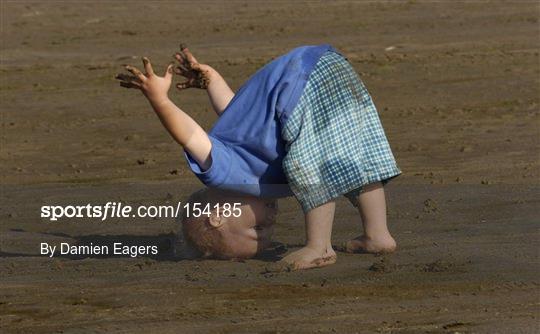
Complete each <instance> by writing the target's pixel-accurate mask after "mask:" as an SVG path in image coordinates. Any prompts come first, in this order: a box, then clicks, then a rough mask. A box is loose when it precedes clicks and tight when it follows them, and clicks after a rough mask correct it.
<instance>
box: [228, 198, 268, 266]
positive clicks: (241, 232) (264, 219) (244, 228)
mask: <svg viewBox="0 0 540 334" xmlns="http://www.w3.org/2000/svg"><path fill="white" fill-rule="evenodd" d="M240 209H241V210H242V213H241V214H240V217H238V218H236V217H232V216H231V217H228V218H224V217H222V218H221V220H220V226H219V227H218V231H219V233H220V237H221V238H222V242H223V245H224V249H223V251H224V253H226V254H224V255H226V256H227V257H229V258H250V257H253V256H255V255H256V254H257V253H258V252H260V251H262V250H263V249H265V248H268V247H269V246H270V243H271V241H272V233H273V231H274V222H275V217H276V214H277V203H276V201H275V200H265V199H259V198H254V197H253V198H242V205H241V206H240Z"/></svg>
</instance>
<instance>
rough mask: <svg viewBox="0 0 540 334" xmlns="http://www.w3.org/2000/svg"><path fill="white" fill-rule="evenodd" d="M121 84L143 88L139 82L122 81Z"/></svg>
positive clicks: (126, 86)
mask: <svg viewBox="0 0 540 334" xmlns="http://www.w3.org/2000/svg"><path fill="white" fill-rule="evenodd" d="M120 86H122V87H125V88H137V89H140V88H141V85H140V84H139V83H137V82H133V81H120Z"/></svg>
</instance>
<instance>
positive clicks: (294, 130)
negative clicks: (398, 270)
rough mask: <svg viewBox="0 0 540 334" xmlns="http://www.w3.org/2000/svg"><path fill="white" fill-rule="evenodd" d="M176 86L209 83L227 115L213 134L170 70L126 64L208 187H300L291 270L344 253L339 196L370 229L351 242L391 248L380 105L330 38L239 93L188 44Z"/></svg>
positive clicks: (258, 191) (357, 246)
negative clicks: (180, 102)
mask: <svg viewBox="0 0 540 334" xmlns="http://www.w3.org/2000/svg"><path fill="white" fill-rule="evenodd" d="M176 59H177V60H178V61H179V66H178V68H177V73H178V74H181V75H183V76H185V77H186V78H187V79H188V80H187V81H186V82H184V83H182V84H178V85H177V88H179V89H184V88H189V87H198V88H206V90H207V92H208V95H209V97H210V100H211V102H212V105H213V106H214V109H215V111H216V112H217V114H218V115H220V118H219V120H218V121H217V122H216V124H215V125H214V127H213V128H212V130H211V131H210V132H209V134H206V133H205V132H204V130H203V129H202V128H201V127H200V126H199V125H198V124H197V123H196V122H195V121H193V119H191V118H190V117H189V116H188V115H187V114H186V113H184V112H183V111H182V110H180V109H179V108H178V107H177V106H175V105H174V104H173V103H172V102H171V101H170V100H169V98H168V95H167V94H168V90H169V88H170V86H171V82H172V73H173V67H172V65H169V67H168V68H167V71H166V73H165V75H164V76H163V77H159V76H157V75H155V74H154V72H153V69H152V66H151V65H150V62H149V60H148V59H147V58H143V63H144V67H145V70H146V74H143V73H141V72H140V71H139V70H138V69H136V68H135V67H132V66H127V67H126V69H127V70H128V71H130V72H131V73H132V74H133V76H127V75H120V76H118V79H120V80H121V85H122V86H124V87H128V88H138V89H140V90H141V91H142V92H143V94H144V95H145V96H146V97H147V99H148V100H149V102H150V104H151V105H152V107H153V108H154V111H155V112H156V114H157V115H158V117H159V118H160V119H161V121H162V123H163V125H164V126H165V127H166V128H167V130H168V131H169V133H170V134H171V135H172V136H173V138H174V139H175V140H176V141H177V142H178V143H179V144H181V145H182V146H183V147H184V150H185V152H186V158H187V160H188V163H189V166H190V168H191V169H192V171H193V172H194V173H195V174H196V176H197V177H198V178H199V179H200V180H201V181H202V182H203V183H205V184H206V185H207V186H209V187H213V188H219V189H224V190H233V191H238V192H242V193H245V194H248V195H253V196H256V197H261V198H265V197H282V196H287V195H289V194H291V192H292V193H293V194H294V195H295V196H296V198H297V199H298V201H299V202H300V205H301V206H302V209H303V211H304V213H305V222H306V239H307V240H306V246H305V247H303V248H302V249H300V250H298V251H295V252H293V253H291V254H289V255H287V256H286V257H285V258H284V259H283V261H284V262H285V263H287V264H288V265H289V267H290V268H292V269H307V268H313V267H322V266H325V265H329V264H332V263H334V262H335V261H336V253H335V252H334V250H333V249H332V245H331V232H332V223H333V217H334V210H335V202H334V200H335V198H336V197H338V196H340V195H346V196H347V197H348V198H349V200H351V202H352V203H353V204H354V205H355V206H357V207H358V209H359V211H360V215H361V217H362V222H363V226H364V235H363V236H360V237H357V238H355V239H353V240H351V241H349V242H348V243H347V249H348V250H349V251H367V252H391V251H393V250H394V249H395V247H396V243H395V241H394V239H393V238H392V236H391V235H390V233H389V231H388V228H387V225H386V203H385V196H384V190H383V186H382V185H383V183H385V182H387V181H388V180H390V179H391V178H393V177H395V176H397V175H399V174H400V173H401V172H400V171H399V169H398V167H397V165H396V163H395V160H394V157H393V155H392V152H391V150H390V147H389V145H388V141H387V140H386V137H385V135H384V131H383V130H382V126H381V124H380V121H379V118H378V115H377V111H376V109H375V106H374V105H373V102H372V100H371V97H370V96H369V94H368V92H367V90H366V89H365V87H364V85H363V83H362V82H361V80H360V79H359V78H358V75H357V74H356V73H355V72H354V69H353V68H352V66H351V65H350V64H349V63H348V61H347V59H346V58H344V57H343V56H341V55H340V54H339V53H338V52H337V51H336V50H335V49H334V48H333V47H331V46H330V45H318V46H304V47H299V48H296V49H294V50H292V51H290V52H289V53H287V54H285V55H283V56H281V57H279V58H277V59H275V60H273V61H272V62H270V63H269V64H267V65H265V66H264V67H263V68H262V69H260V70H259V71H258V72H257V73H255V74H254V75H253V76H252V77H251V78H250V79H249V80H248V81H247V82H246V83H245V84H244V85H243V86H242V87H241V88H240V89H239V90H238V92H237V93H236V94H234V93H233V92H232V91H231V90H230V88H229V87H228V85H227V84H226V83H225V81H224V80H223V78H222V77H221V76H220V75H219V74H218V73H217V72H216V71H215V70H214V69H212V68H211V67H210V66H208V65H204V64H200V63H198V62H197V60H196V59H195V58H194V57H193V55H192V54H191V53H190V51H189V50H188V49H187V48H185V47H181V52H180V53H177V54H176Z"/></svg>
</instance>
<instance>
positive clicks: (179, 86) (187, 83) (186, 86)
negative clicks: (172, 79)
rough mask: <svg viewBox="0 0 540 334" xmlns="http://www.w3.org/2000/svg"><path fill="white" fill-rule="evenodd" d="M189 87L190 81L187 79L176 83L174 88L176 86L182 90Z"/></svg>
mask: <svg viewBox="0 0 540 334" xmlns="http://www.w3.org/2000/svg"><path fill="white" fill-rule="evenodd" d="M190 87H191V83H190V82H189V81H186V82H181V83H177V84H176V88H178V90H184V89H187V88H190Z"/></svg>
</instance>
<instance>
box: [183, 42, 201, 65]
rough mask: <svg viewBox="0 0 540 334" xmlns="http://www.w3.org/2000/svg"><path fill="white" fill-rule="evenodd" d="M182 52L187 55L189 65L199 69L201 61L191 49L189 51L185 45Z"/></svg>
mask: <svg viewBox="0 0 540 334" xmlns="http://www.w3.org/2000/svg"><path fill="white" fill-rule="evenodd" d="M182 52H183V53H184V54H185V55H186V59H187V61H188V63H189V66H191V68H192V69H194V70H198V69H199V62H198V61H197V59H195V57H194V56H193V54H192V53H191V51H189V49H188V48H186V47H184V49H183V50H182Z"/></svg>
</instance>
